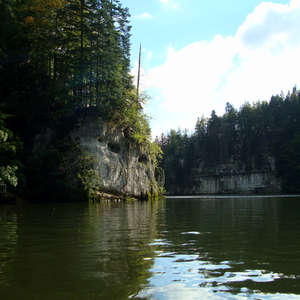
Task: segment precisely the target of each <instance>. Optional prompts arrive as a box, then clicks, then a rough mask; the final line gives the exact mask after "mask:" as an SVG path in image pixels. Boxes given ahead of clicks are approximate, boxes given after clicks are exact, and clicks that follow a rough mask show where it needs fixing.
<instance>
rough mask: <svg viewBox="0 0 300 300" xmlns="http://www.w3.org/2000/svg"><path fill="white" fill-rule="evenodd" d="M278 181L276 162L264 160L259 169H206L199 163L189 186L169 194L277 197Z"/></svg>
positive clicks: (233, 164)
mask: <svg viewBox="0 0 300 300" xmlns="http://www.w3.org/2000/svg"><path fill="white" fill-rule="evenodd" d="M281 191H282V184H281V180H280V179H279V178H278V177H277V175H276V168H275V160H274V158H273V157H271V156H267V157H266V158H265V160H264V162H263V163H262V164H261V165H260V167H257V166H254V163H253V164H252V165H250V166H246V165H245V164H243V163H241V162H240V161H231V162H227V163H223V164H216V165H213V166H209V165H207V164H205V162H203V161H202V162H198V164H196V166H195V167H194V168H193V169H192V174H191V179H190V182H188V183H187V184H185V185H183V186H172V187H171V188H170V189H169V191H168V192H170V194H185V195H191V194H192V195H197V194H266V193H275V194H276V193H280V192H281Z"/></svg>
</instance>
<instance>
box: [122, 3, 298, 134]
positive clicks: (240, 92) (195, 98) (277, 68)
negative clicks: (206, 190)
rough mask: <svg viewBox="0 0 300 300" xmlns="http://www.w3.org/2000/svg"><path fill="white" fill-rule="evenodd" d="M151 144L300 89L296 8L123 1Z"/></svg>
mask: <svg viewBox="0 0 300 300" xmlns="http://www.w3.org/2000/svg"><path fill="white" fill-rule="evenodd" d="M121 3H122V4H123V6H125V7H128V8H129V11H130V14H131V25H132V30H131V34H132V37H131V67H132V74H133V75H134V76H136V75H137V65H138V49H139V44H140V43H141V44H142V71H141V73H142V76H141V89H142V90H143V91H144V92H145V93H147V95H148V96H149V100H148V102H147V104H146V107H145V110H146V113H147V114H148V115H149V116H150V118H151V119H150V126H151V129H152V136H153V137H155V136H159V135H160V134H161V133H167V132H168V131H169V130H170V129H175V130H177V129H178V128H181V129H182V130H183V129H188V130H189V131H190V132H192V131H193V130H194V127H195V124H196V121H197V118H198V117H202V116H204V117H209V116H210V114H211V111H212V110H215V111H216V113H217V114H218V115H222V114H223V113H224V110H225V105H226V102H229V103H231V104H232V105H233V106H234V107H235V108H236V109H238V108H239V107H240V106H241V105H242V104H244V103H245V102H250V103H253V102H257V101H265V100H267V101H269V100H270V98H271V96H272V95H276V94H280V93H281V92H283V93H284V94H286V93H287V92H288V90H291V89H292V88H293V87H294V86H295V85H296V86H298V87H300V59H299V58H300V0H272V1H259V0H242V1H241V0H209V1H204V0H122V1H121Z"/></svg>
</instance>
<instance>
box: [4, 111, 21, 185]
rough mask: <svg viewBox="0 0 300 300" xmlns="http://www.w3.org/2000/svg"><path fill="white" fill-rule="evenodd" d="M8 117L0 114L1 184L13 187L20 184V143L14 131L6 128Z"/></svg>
mask: <svg viewBox="0 0 300 300" xmlns="http://www.w3.org/2000/svg"><path fill="white" fill-rule="evenodd" d="M6 118H7V115H4V114H2V113H1V112H0V183H6V184H9V185H11V186H13V187H16V186H17V184H18V177H17V170H18V165H19V162H18V161H17V160H16V154H17V149H18V148H19V149H20V147H21V144H20V142H18V140H17V139H16V138H14V135H13V133H12V131H10V130H9V129H7V128H6V127H5V124H4V123H5V119H6Z"/></svg>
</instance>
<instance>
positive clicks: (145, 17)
mask: <svg viewBox="0 0 300 300" xmlns="http://www.w3.org/2000/svg"><path fill="white" fill-rule="evenodd" d="M135 19H139V20H151V19H153V16H152V15H151V14H150V13H148V12H144V13H141V14H139V15H137V16H135Z"/></svg>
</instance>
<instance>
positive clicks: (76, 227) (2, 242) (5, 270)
mask: <svg viewBox="0 0 300 300" xmlns="http://www.w3.org/2000/svg"><path fill="white" fill-rule="evenodd" d="M0 299H49V300H50V299H51V300H55V299H95V300H96V299H300V198H257V197H256V198H236V197H235V198H228V197H227V198H226V197H225V198H220V199H211V198H210V199H207V198H201V199H197V198H190V199H189V198H172V199H166V200H162V201H159V202H157V201H153V202H129V203H123V202H118V203H111V202H103V203H99V204H90V205H89V204H57V205H54V204H46V205H26V206H23V207H13V206H0Z"/></svg>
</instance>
